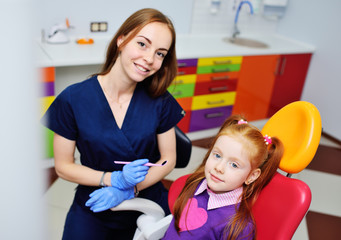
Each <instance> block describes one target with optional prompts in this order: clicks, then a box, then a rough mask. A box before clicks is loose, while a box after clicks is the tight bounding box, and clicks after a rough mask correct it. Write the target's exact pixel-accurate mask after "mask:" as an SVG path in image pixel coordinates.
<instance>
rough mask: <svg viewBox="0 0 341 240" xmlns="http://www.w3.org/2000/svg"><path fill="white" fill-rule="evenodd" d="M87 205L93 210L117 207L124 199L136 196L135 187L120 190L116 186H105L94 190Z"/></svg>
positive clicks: (100, 210) (99, 210) (98, 210)
mask: <svg viewBox="0 0 341 240" xmlns="http://www.w3.org/2000/svg"><path fill="white" fill-rule="evenodd" d="M89 196H90V199H89V200H88V201H87V202H86V203H85V206H87V207H90V210H91V211H93V212H102V211H105V210H108V209H110V208H112V207H116V206H117V205H118V204H120V203H121V202H123V201H124V200H127V199H131V198H133V197H134V188H133V187H132V188H130V189H126V190H120V189H118V188H115V187H104V188H101V189H97V190H95V191H93V192H92V193H91V194H90V195H89Z"/></svg>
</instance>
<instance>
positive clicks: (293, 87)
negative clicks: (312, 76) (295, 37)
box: [267, 54, 312, 117]
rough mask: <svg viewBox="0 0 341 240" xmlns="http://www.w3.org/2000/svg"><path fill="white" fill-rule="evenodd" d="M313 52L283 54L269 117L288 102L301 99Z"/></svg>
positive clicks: (276, 77)
mask: <svg viewBox="0 0 341 240" xmlns="http://www.w3.org/2000/svg"><path fill="white" fill-rule="evenodd" d="M311 56H312V54H287V55H281V56H280V57H279V60H278V68H277V69H276V74H275V83H274V87H273V91H272V97H271V101H270V105H269V111H268V114H267V117H271V116H272V115H273V114H275V113H276V112H277V111H278V110H280V109H281V108H282V107H284V106H285V105H287V104H288V103H291V102H294V101H298V100H300V99H301V95H302V91H303V87H304V82H305V79H306V76H307V72H308V68H309V63H310V59H311Z"/></svg>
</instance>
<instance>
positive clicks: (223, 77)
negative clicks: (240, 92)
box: [211, 75, 230, 81]
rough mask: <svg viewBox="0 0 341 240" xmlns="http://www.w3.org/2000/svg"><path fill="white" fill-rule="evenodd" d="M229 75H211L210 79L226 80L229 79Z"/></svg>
mask: <svg viewBox="0 0 341 240" xmlns="http://www.w3.org/2000/svg"><path fill="white" fill-rule="evenodd" d="M229 78H230V77H229V76H227V75H226V76H221V77H211V80H212V81H219V80H227V79H229Z"/></svg>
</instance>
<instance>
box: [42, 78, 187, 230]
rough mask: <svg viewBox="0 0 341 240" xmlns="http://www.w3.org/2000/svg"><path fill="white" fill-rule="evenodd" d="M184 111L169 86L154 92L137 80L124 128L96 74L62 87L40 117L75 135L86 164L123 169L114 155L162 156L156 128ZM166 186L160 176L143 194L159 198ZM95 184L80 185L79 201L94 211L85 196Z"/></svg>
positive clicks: (121, 157) (60, 131)
mask: <svg viewBox="0 0 341 240" xmlns="http://www.w3.org/2000/svg"><path fill="white" fill-rule="evenodd" d="M183 116H184V111H183V109H182V108H181V107H180V105H179V104H178V103H177V101H176V100H175V99H174V97H173V96H172V95H171V94H170V93H169V92H166V93H165V94H163V95H162V96H160V97H157V98H153V97H150V96H149V95H148V93H147V90H146V89H145V87H144V86H143V85H142V83H138V84H137V86H136V88H135V91H134V94H133V96H132V99H131V101H130V104H129V107H128V110H127V113H126V116H125V118H124V122H123V124H122V127H121V129H120V128H119V127H118V126H117V124H116V121H115V118H114V115H113V114H112V111H111V109H110V106H109V104H108V102H107V100H106V98H105V95H104V93H103V91H102V88H101V86H100V84H99V82H98V79H97V76H94V77H91V78H89V79H87V80H85V81H83V82H80V83H76V84H73V85H71V86H69V87H67V88H66V89H65V90H64V91H62V92H61V93H60V94H59V95H58V96H57V98H56V99H55V101H54V102H53V103H52V104H51V106H50V107H49V109H48V110H47V112H46V113H45V115H44V116H43V119H42V123H43V124H45V125H46V126H47V127H48V128H49V129H51V130H52V131H54V132H55V133H57V134H59V135H61V136H63V137H65V138H67V139H70V140H74V141H76V146H77V149H78V151H79V152H80V161H81V164H82V165H85V166H88V167H90V168H92V169H95V170H100V171H107V172H112V171H116V170H122V167H123V166H122V165H117V164H115V163H114V161H116V160H117V161H133V160H136V159H140V158H148V159H149V161H150V162H153V163H154V162H156V161H158V160H159V159H160V153H159V150H158V145H157V134H159V133H163V132H166V131H167V130H169V129H171V128H172V127H174V126H175V125H176V124H177V123H178V122H179V121H180V120H181V119H182V117H183ZM162 187H163V186H162V184H161V182H159V183H157V184H155V185H153V186H151V187H149V188H147V189H145V190H143V191H141V193H140V195H139V196H141V197H144V198H148V199H151V200H153V201H155V202H158V200H159V198H160V196H158V195H159V193H158V192H161V191H162V190H161V188H162ZM97 188H98V187H89V186H82V185H79V186H78V187H77V192H76V195H75V201H76V202H77V203H78V204H79V205H80V206H82V207H83V208H84V209H85V210H86V211H89V212H91V211H90V210H89V208H88V207H86V206H85V202H86V201H87V200H88V199H89V194H90V193H91V192H93V191H94V190H96V189H97ZM98 215H103V216H102V217H105V218H110V219H112V220H114V221H115V219H118V218H119V219H120V221H122V220H123V219H122V217H123V216H121V217H119V215H122V212H112V211H110V210H109V211H106V212H103V213H99V214H98ZM115 215H117V216H115ZM123 215H124V214H123ZM123 218H124V217H123ZM128 218H129V217H128ZM126 220H127V221H129V222H130V224H131V223H132V222H131V220H129V219H126Z"/></svg>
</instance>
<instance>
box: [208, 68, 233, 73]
mask: <svg viewBox="0 0 341 240" xmlns="http://www.w3.org/2000/svg"><path fill="white" fill-rule="evenodd" d="M229 71H230V69H229V68H223V69H214V68H213V69H212V72H214V73H219V72H229Z"/></svg>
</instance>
